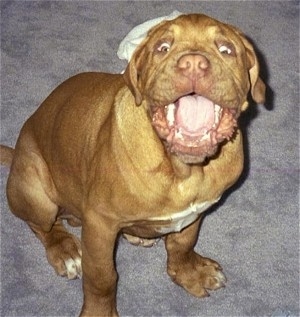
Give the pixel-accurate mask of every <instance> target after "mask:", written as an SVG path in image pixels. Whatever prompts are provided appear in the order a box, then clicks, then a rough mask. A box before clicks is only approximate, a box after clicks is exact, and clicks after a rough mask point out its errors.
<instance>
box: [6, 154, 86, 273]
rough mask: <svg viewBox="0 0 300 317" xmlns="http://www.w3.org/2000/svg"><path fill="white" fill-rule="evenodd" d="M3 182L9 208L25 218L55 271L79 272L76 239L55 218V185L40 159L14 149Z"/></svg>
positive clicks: (79, 264) (56, 211)
mask: <svg viewBox="0 0 300 317" xmlns="http://www.w3.org/2000/svg"><path fill="white" fill-rule="evenodd" d="M16 154H17V155H16V156H15V159H14V162H13V165H12V168H11V172H10V175H9V178H8V182H7V197H8V202H9V205H10V208H11V210H12V212H13V213H14V214H15V215H16V216H17V217H19V218H21V219H22V220H24V221H26V222H27V224H28V225H29V227H30V228H31V229H32V230H33V232H34V233H35V234H36V236H37V237H38V238H39V240H40V241H41V242H42V244H43V245H44V247H45V249H46V254H47V259H48V261H49V263H50V264H51V265H52V266H53V267H54V269H55V271H56V272H57V274H59V275H61V276H67V277H68V278H69V279H73V278H76V277H80V276H81V246H80V241H79V240H78V239H77V238H76V237H75V236H73V235H72V234H70V233H69V232H68V231H67V230H66V229H65V227H64V226H63V224H62V221H61V220H60V219H58V217H57V215H58V211H59V207H58V206H57V204H56V203H55V196H56V194H55V188H54V185H53V183H52V180H51V177H50V175H49V172H48V169H47V166H46V164H45V162H44V161H43V159H42V158H41V157H40V156H39V155H38V154H36V153H33V152H29V151H28V150H27V151H26V150H22V151H19V153H16Z"/></svg>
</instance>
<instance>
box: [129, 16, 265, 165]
mask: <svg viewBox="0 0 300 317" xmlns="http://www.w3.org/2000/svg"><path fill="white" fill-rule="evenodd" d="M254 68H255V69H254ZM251 69H252V73H251ZM125 80H126V82H127V84H128V86H129V88H130V89H131V91H132V92H133V94H134V95H135V98H136V102H137V104H140V103H141V102H142V100H145V101H146V102H145V104H146V106H147V108H148V110H149V114H150V117H151V120H152V124H153V127H154V129H155V130H156V131H157V133H158V135H159V137H160V138H161V139H162V140H163V142H164V143H165V145H166V147H167V149H168V151H169V152H171V153H174V154H176V155H177V156H179V157H180V158H181V159H182V161H184V162H185V163H200V162H203V161H204V160H205V158H206V157H209V156H212V155H214V154H215V153H216V151H217V149H218V146H219V144H220V143H222V142H223V141H224V140H230V139H231V138H232V137H233V135H234V132H235V129H236V127H237V118H238V116H239V114H240V112H241V110H242V106H243V105H244V106H245V104H246V99H247V94H248V92H249V89H250V86H252V95H253V98H254V99H255V100H256V99H257V100H256V101H258V102H261V101H262V100H263V97H264V96H263V95H264V85H263V83H262V82H261V80H260V79H259V77H258V65H257V61H256V56H255V54H254V51H253V49H252V46H251V45H250V44H249V42H247V40H246V39H245V38H243V37H242V36H241V35H240V34H239V32H238V31H237V30H236V29H234V28H233V27H231V26H228V25H225V24H222V23H220V22H218V21H216V20H213V19H211V18H208V17H206V16H203V15H187V16H181V17H179V18H177V19H176V20H173V21H168V22H163V23H162V24H160V25H159V26H157V27H156V28H154V29H152V30H151V31H150V32H149V34H148V37H147V39H146V40H145V41H144V42H143V43H142V44H141V45H140V46H139V47H138V48H137V50H136V51H135V53H134V56H133V58H132V61H131V62H130V64H129V66H128V68H127V70H126V72H125ZM255 86H257V87H256V88H255Z"/></svg>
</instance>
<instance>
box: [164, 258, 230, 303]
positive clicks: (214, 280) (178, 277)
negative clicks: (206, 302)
mask: <svg viewBox="0 0 300 317" xmlns="http://www.w3.org/2000/svg"><path fill="white" fill-rule="evenodd" d="M168 274H169V275H170V277H171V278H172V280H173V282H175V283H176V284H178V285H180V286H182V287H183V288H184V289H185V290H186V291H188V292H189V293H190V294H192V295H194V296H196V297H206V296H209V293H208V290H217V289H219V288H221V287H224V286H225V283H226V278H225V275H224V274H223V273H222V268H221V266H220V265H219V264H218V263H217V262H215V261H213V260H211V259H208V258H204V257H202V256H200V255H199V254H197V253H195V252H193V253H191V254H190V255H189V256H187V257H185V258H182V259H181V260H180V261H179V260H177V261H176V262H173V263H170V262H169V263H168Z"/></svg>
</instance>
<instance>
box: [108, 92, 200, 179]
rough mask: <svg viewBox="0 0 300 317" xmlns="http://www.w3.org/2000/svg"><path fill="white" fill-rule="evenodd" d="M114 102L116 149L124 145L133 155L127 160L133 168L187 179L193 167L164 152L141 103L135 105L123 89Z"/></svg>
mask: <svg viewBox="0 0 300 317" xmlns="http://www.w3.org/2000/svg"><path fill="white" fill-rule="evenodd" d="M116 100H117V102H116V104H115V107H118V110H117V111H115V123H113V124H116V125H118V127H119V128H118V129H117V130H118V131H122V134H120V136H119V137H118V140H115V141H116V142H118V143H119V144H120V143H122V144H120V145H118V146H125V147H126V148H127V149H128V152H130V153H135V156H134V157H131V161H132V162H133V164H134V165H135V166H136V167H137V169H138V170H144V171H149V172H151V171H157V170H162V169H167V170H170V171H171V170H172V172H173V174H174V175H175V176H177V177H178V178H180V179H184V178H188V177H189V176H190V175H191V173H192V169H193V167H192V166H191V165H188V164H185V163H183V162H182V161H180V159H179V158H177V157H176V156H175V155H172V154H170V153H166V149H165V146H164V145H163V142H162V141H161V139H160V138H159V137H158V135H157V134H156V132H155V130H154V129H153V127H152V125H151V119H150V118H149V114H148V113H147V110H146V106H145V104H144V103H143V104H142V105H141V106H136V104H135V101H134V97H133V96H132V94H131V92H130V91H129V90H128V89H127V88H126V87H124V89H122V90H121V91H120V92H119V94H118V96H117V98H116ZM125 100H126V103H125ZM128 100H130V102H129V103H128ZM125 118H126V119H125ZM133 136H134V137H133ZM131 149H133V150H134V151H133V150H131ZM149 149H151V150H150V151H149ZM166 154H167V155H166ZM199 168H200V169H201V167H199Z"/></svg>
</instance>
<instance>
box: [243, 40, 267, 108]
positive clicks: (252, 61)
mask: <svg viewBox="0 0 300 317" xmlns="http://www.w3.org/2000/svg"><path fill="white" fill-rule="evenodd" d="M240 36H241V40H242V41H243V43H244V46H245V48H246V54H247V63H248V66H247V67H248V70H249V77H250V83H251V95H252V98H253V100H254V101H255V102H257V103H261V104H263V103H264V102H265V93H266V86H265V84H264V82H263V81H262V80H261V78H260V77H259V63H258V60H257V56H256V54H255V51H254V48H253V46H252V44H250V42H249V41H248V40H247V39H246V38H245V37H244V36H243V35H241V34H240Z"/></svg>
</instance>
